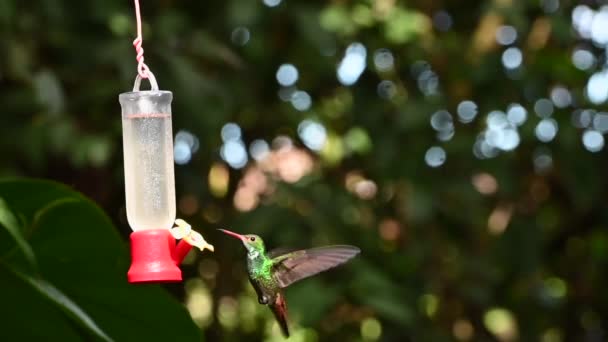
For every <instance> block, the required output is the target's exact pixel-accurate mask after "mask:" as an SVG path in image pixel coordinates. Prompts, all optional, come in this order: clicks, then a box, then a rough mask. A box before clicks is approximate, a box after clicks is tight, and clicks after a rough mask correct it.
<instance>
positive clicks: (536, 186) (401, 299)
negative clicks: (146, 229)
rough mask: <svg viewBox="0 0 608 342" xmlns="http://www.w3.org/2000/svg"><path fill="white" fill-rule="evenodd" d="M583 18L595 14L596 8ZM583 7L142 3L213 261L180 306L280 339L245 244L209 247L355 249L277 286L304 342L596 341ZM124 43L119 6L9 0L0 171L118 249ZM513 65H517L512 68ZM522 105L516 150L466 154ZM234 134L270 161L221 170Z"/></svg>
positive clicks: (181, 179)
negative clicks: (233, 234)
mask: <svg viewBox="0 0 608 342" xmlns="http://www.w3.org/2000/svg"><path fill="white" fill-rule="evenodd" d="M265 3H279V4H278V6H275V7H270V6H267V5H265ZM586 3H587V4H588V5H589V6H591V8H593V9H595V10H597V9H598V8H599V3H601V2H597V3H598V4H596V2H594V1H587V2H586ZM556 4H557V5H556ZM576 5H578V4H577V3H576V2H572V1H558V0H543V1H537V0H534V1H513V0H485V1H449V0H445V1H419V0H412V1H400V0H375V1H372V0H358V1H355V0H352V1H311V0H306V1H305V0H283V1H272V0H267V1H266V2H263V1H261V0H256V1H251V0H229V1H196V2H187V1H170V0H166V1H146V2H143V3H142V13H143V18H144V43H143V47H144V49H145V57H146V62H147V64H148V65H149V66H150V68H151V69H152V70H153V71H154V73H155V75H156V78H157V80H158V81H159V84H160V87H161V88H162V89H167V90H171V91H172V92H173V93H174V102H173V129H174V134H175V133H177V132H180V131H187V132H189V133H191V134H192V135H194V136H195V137H196V138H197V139H198V150H197V151H195V152H194V153H193V155H192V158H191V160H190V161H189V162H188V163H186V164H185V165H176V184H177V200H178V216H179V217H183V218H185V219H187V220H188V221H189V222H191V223H192V224H193V225H194V226H195V227H196V228H197V229H198V230H199V231H201V232H202V233H203V234H204V235H205V236H206V238H207V239H208V240H209V241H210V242H211V243H213V244H214V245H215V246H216V253H215V254H213V255H203V256H201V257H198V256H195V255H191V257H190V258H189V259H188V265H187V266H185V276H186V278H188V280H187V281H186V283H185V287H184V288H182V287H181V286H171V287H170V289H171V290H172V291H173V293H174V294H175V295H176V296H177V297H178V298H180V299H182V300H183V301H184V302H185V304H186V306H187V307H188V309H189V311H190V313H191V315H192V317H193V319H194V321H195V322H196V323H197V324H198V325H199V326H200V327H201V329H202V331H203V335H204V336H205V337H206V338H207V339H209V340H212V341H220V340H226V341H231V340H244V339H248V340H258V339H267V340H274V339H279V338H280V337H279V333H278V330H277V327H276V325H274V323H273V321H272V317H271V316H270V313H269V312H267V310H266V309H265V308H263V307H261V306H259V305H257V303H256V301H255V295H254V293H253V292H252V290H251V289H250V287H249V284H248V283H247V282H246V278H245V264H244V261H245V260H244V255H243V251H242V248H241V246H238V245H237V244H235V243H234V241H232V240H230V239H227V238H225V237H223V236H221V235H219V234H217V233H215V232H214V231H213V230H212V229H214V228H219V227H230V228H231V229H233V230H235V231H237V232H251V233H256V234H260V235H261V236H263V237H264V238H265V240H267V241H268V243H269V244H270V245H271V246H278V245H285V246H290V247H308V246H314V245H321V244H330V243H349V244H354V245H358V246H360V247H361V249H362V250H363V253H362V255H361V256H360V257H359V258H358V259H357V260H355V261H354V262H352V263H349V264H348V265H346V266H343V267H341V268H339V269H337V270H334V271H332V272H329V273H327V274H323V275H320V276H317V277H315V278H312V279H308V280H305V281H303V282H301V283H298V284H296V285H294V286H293V288H290V289H289V290H288V291H287V297H288V301H289V307H290V314H291V316H292V323H291V324H292V327H293V330H294V337H293V338H292V339H293V340H305V341H314V340H323V341H324V340H330V339H335V340H340V341H346V340H386V341H398V340H399V341H402V340H412V341H450V340H462V341H466V340H480V341H486V340H503V341H510V340H522V341H527V340H542V341H571V340H585V341H597V340H602V339H605V338H606V336H607V334H608V333H607V332H606V329H608V326H607V325H606V322H607V321H608V299H607V298H608V297H606V296H605V295H603V290H602V289H603V287H604V286H606V284H608V273H607V271H606V267H607V266H608V265H607V263H608V232H607V230H606V229H607V227H606V226H607V224H608V217H607V216H606V214H605V212H606V204H605V203H606V195H607V191H608V188H607V184H606V177H605V176H604V170H606V167H607V166H608V165H606V158H605V157H606V154H605V151H603V150H601V151H599V152H596V153H592V152H590V151H588V149H586V148H585V147H584V145H583V142H582V140H581V139H582V134H583V131H584V130H583V129H581V128H579V127H575V126H576V125H577V120H578V119H576V118H577V117H578V116H580V115H581V112H580V110H582V109H589V110H595V111H601V110H602V109H603V107H604V105H603V102H602V101H599V102H598V101H590V99H589V98H588V97H587V96H586V85H587V82H588V80H589V77H590V76H591V75H592V74H593V73H595V72H601V71H602V68H603V66H602V65H603V63H604V62H605V57H604V56H603V54H604V51H603V46H601V45H599V44H595V45H594V44H593V42H591V41H590V40H589V39H583V38H581V37H580V36H579V35H578V34H577V31H576V30H575V29H573V23H572V18H573V15H572V14H573V9H574V7H575V6H576ZM446 15H447V18H449V20H448V19H446ZM587 20H591V19H589V18H588V19H587ZM505 25H507V26H510V27H512V28H513V29H515V31H516V37H515V39H514V41H513V42H510V43H507V44H506V46H503V45H501V44H499V43H498V42H497V34H498V32H499V31H500V30H501V29H502V28H503V26H505ZM134 26H135V25H134V20H133V8H132V3H131V1H117V0H104V1H78V2H68V1H51V0H40V1H35V2H33V1H14V0H0V103H2V105H3V124H2V125H0V152H1V153H2V155H3V156H4V158H2V161H1V162H0V166H1V167H0V175H3V176H13V175H20V176H21V175H23V176H35V177H44V178H51V179H55V180H59V181H62V182H64V183H66V184H69V185H71V186H73V187H74V188H76V189H78V190H80V191H81V192H83V193H85V194H86V195H88V196H90V197H92V198H93V199H94V200H95V201H96V202H97V203H99V204H100V205H101V206H102V207H103V208H104V209H105V211H106V212H107V213H108V214H109V215H110V216H111V218H112V219H113V220H114V222H115V223H116V225H117V226H118V227H119V228H120V231H121V233H122V235H123V237H124V238H125V239H126V237H127V235H128V233H129V232H130V230H129V228H128V224H127V222H126V215H125V209H124V191H123V185H124V184H123V172H122V165H123V162H122V153H121V128H120V120H119V113H120V107H119V105H118V102H117V96H118V94H119V93H121V92H124V91H128V90H130V89H131V87H132V82H133V80H134V77H135V72H136V68H135V52H134V51H133V48H132V46H131V42H132V40H133V38H134ZM357 42H359V43H361V46H363V48H364V49H365V51H366V55H365V62H366V63H365V65H366V68H365V70H364V71H363V73H362V75H361V77H360V78H359V79H358V80H357V81H356V82H355V83H354V84H352V85H344V84H342V83H341V82H340V81H339V80H338V78H337V74H336V72H337V71H336V70H337V67H338V66H339V65H340V63H341V61H342V59H343V58H344V55H345V51H347V50H348V48H349V47H352V46H353V45H352V44H353V43H357ZM512 47H517V48H518V49H519V51H520V52H521V56H522V64H521V65H520V66H518V67H517V68H514V69H512V70H509V69H508V68H506V67H505V64H504V58H505V53H506V52H505V51H506V49H508V48H512ZM380 49H388V51H390V55H391V56H392V57H393V59H394V61H393V63H392V66H391V67H382V64H381V63H380V64H379V63H377V62H375V56H376V53H377V52H379V51H384V50H380ZM580 49H584V50H585V51H588V52H589V53H590V54H591V55H592V56H594V61H595V62H594V63H591V65H590V66H589V67H587V68H579V67H576V66H575V65H574V64H573V62H572V58H573V54H574V52H576V51H578V50H580ZM511 51H512V52H515V53H516V51H515V50H511ZM511 62H513V60H511ZM284 63H290V64H293V65H294V66H295V67H297V70H298V74H299V77H298V80H297V83H296V85H295V87H297V89H298V90H301V91H305V92H306V93H307V94H308V95H309V96H310V98H311V100H312V105H311V107H310V108H308V109H305V110H303V111H300V110H298V109H296V106H295V105H294V104H293V103H294V101H293V98H291V100H290V98H289V97H288V98H287V101H283V100H281V99H280V97H279V95H280V94H282V95H283V96H284V95H285V94H286V93H287V94H289V92H290V91H293V90H294V89H291V90H290V89H284V88H282V87H281V86H280V85H279V84H277V80H276V73H277V70H278V68H279V66H280V65H282V64H284ZM423 72H426V74H425V75H426V76H425V77H426V78H424V77H421V74H422V73H423ZM384 81H386V82H384ZM383 82H384V83H383ZM387 82H388V83H387ZM556 87H562V88H565V89H566V90H567V92H568V94H569V96H570V97H571V101H570V103H568V104H566V105H565V106H561V105H560V106H557V105H555V104H551V107H550V111H551V112H552V113H551V114H550V120H549V121H547V122H549V123H550V125H554V126H553V127H558V130H557V135H556V137H555V139H548V140H551V141H546V142H542V141H539V138H538V137H537V136H538V132H537V131H538V124H539V122H540V121H541V119H542V118H541V117H539V116H544V117H545V119H547V118H546V116H547V115H546V113H544V112H545V111H546V108H545V109H543V108H540V107H538V106H537V105H538V104H539V103H540V105H541V107H542V105H543V103H545V104H546V101H545V102H542V101H541V102H538V101H539V100H542V99H544V100H548V99H551V100H549V101H550V103H551V102H554V103H555V100H553V96H552V93H553V91H554V90H555V89H556ZM560 89H561V88H560ZM465 100H470V101H473V102H474V104H475V106H476V112H477V116H476V117H475V119H474V120H472V122H470V123H463V122H461V121H462V120H458V116H457V112H458V106H459V104H461V103H462V101H465ZM512 103H519V104H521V105H522V106H523V107H524V108H525V109H526V111H527V118H528V119H527V120H526V121H525V122H524V123H523V125H521V126H519V127H518V128H517V130H516V132H517V134H518V137H519V140H518V144H516V148H515V149H514V150H512V151H500V149H497V148H490V149H488V148H487V146H486V150H485V152H484V151H481V152H480V151H479V148H477V152H476V153H477V156H475V154H474V153H473V152H474V150H475V149H476V148H475V147H474V146H476V142H477V141H478V140H479V137H480V134H484V132H487V128H488V120H487V119H488V117H489V115H488V114H489V113H491V112H492V111H496V110H498V111H503V112H505V111H507V109H508V108H509V106H510V105H511V104H512ZM535 107H538V108H535ZM439 110H447V111H448V112H449V113H451V117H452V121H451V122H452V126H453V128H454V134H453V137H451V136H449V134H448V135H447V136H446V135H441V132H437V131H436V130H434V129H433V127H431V124H430V120H431V118H432V117H433V115H434V113H436V112H437V111H439ZM537 114H539V115H537ZM499 116H500V115H499ZM573 118H574V119H575V120H573ZM304 120H312V121H313V122H317V123H320V124H322V125H323V127H324V129H325V131H326V137H327V139H326V141H325V144H324V145H323V147H322V149H321V150H320V151H314V150H311V149H308V148H307V147H306V146H305V144H304V143H305V141H303V140H302V138H301V135H300V134H299V132H298V127H299V126H300V125H301V123H302V121H304ZM551 120H553V121H551ZM589 120H591V119H589ZM465 121H466V120H465ZM228 122H234V123H236V124H238V125H239V126H240V128H241V129H242V139H243V141H244V143H245V144H246V145H247V146H249V144H250V143H251V142H253V141H254V140H256V139H264V140H266V141H268V142H272V141H274V142H275V143H274V144H272V145H273V146H274V147H273V148H272V149H271V157H272V158H271V159H269V160H270V161H268V159H267V160H266V161H261V162H256V161H254V160H250V161H249V163H248V164H247V166H246V167H245V168H243V169H233V168H231V167H229V165H228V164H226V163H225V162H224V161H223V160H222V158H221V153H220V151H221V148H222V144H223V143H222V138H221V133H220V132H221V129H222V127H223V126H224V125H225V124H226V123H228ZM573 123H574V125H573ZM579 126H580V125H579ZM596 128H597V127H596ZM448 133H449V132H448ZM279 136H281V137H283V138H281V139H278V140H277V139H276V138H277V137H279ZM285 137H287V138H289V139H291V141H292V143H293V145H294V147H291V149H290V148H289V147H285V146H289V143H286V140H285ZM281 142H282V143H281ZM602 143H603V139H602ZM286 144H287V145H286ZM281 146H283V147H281ZM433 146H437V147H441V148H442V149H443V150H444V151H445V153H446V157H445V158H443V159H445V160H442V158H440V162H439V163H440V164H441V163H442V164H441V165H439V166H438V167H430V166H429V165H428V163H427V162H426V161H425V156H426V155H427V153H428V151H429V148H431V147H433ZM478 147H479V146H478ZM482 152H483V153H482ZM484 153H486V154H485V155H484ZM479 156H481V157H482V158H480V157H479ZM285 161H288V163H287V164H284V163H285ZM282 163H283V164H282ZM281 165H283V166H281ZM294 170H295V171H294ZM296 171H297V172H296ZM293 172H296V174H295V175H294V174H293ZM298 172H299V173H298ZM72 229H74V230H77V231H78V232H82V233H83V234H84V233H86V232H87V227H84V226H83V227H80V226H79V227H73V228H72ZM117 253H118V252H117ZM88 257H90V258H95V257H96V256H95V255H94V254H90V255H89V256H88ZM125 271H126V270H125Z"/></svg>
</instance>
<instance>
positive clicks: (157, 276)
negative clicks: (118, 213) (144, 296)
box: [118, 76, 191, 283]
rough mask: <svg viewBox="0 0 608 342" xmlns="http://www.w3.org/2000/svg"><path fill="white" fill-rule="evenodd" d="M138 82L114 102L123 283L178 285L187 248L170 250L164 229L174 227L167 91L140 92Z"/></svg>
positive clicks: (154, 86) (170, 241)
mask: <svg viewBox="0 0 608 342" xmlns="http://www.w3.org/2000/svg"><path fill="white" fill-rule="evenodd" d="M140 82H141V78H140V77H139V76H138V77H137V79H136V80H135V86H134V87H133V91H132V92H128V93H122V94H120V95H119V97H118V99H119V101H120V105H121V107H122V137H123V151H124V163H125V166H124V168H125V195H126V206H127V219H128V221H129V225H130V226H131V229H133V233H131V267H130V268H129V272H128V273H127V276H128V280H129V282H132V283H140V282H148V283H150V282H171V281H181V280H182V274H181V270H180V269H179V267H177V265H178V264H179V263H180V262H181V259H183V257H184V256H185V255H186V253H187V252H188V251H189V250H190V248H191V246H190V245H189V244H188V243H186V242H184V240H182V241H180V243H179V244H177V245H176V243H175V239H174V238H173V236H172V235H171V233H170V231H169V229H170V228H171V227H172V226H173V223H174V222H175V180H174V171H173V134H172V129H171V100H172V97H173V95H172V93H171V92H170V91H161V90H158V85H157V84H156V80H155V79H154V77H153V76H152V77H151V78H150V83H151V84H152V90H146V91H140V90H139V85H140Z"/></svg>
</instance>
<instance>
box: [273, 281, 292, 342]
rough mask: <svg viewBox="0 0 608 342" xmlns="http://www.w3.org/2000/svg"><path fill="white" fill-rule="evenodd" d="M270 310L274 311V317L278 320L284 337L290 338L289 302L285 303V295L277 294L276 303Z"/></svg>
mask: <svg viewBox="0 0 608 342" xmlns="http://www.w3.org/2000/svg"><path fill="white" fill-rule="evenodd" d="M270 310H272V313H273V314H274V317H275V318H276V319H277V322H278V323H279V326H280V327H281V331H282V332H283V335H285V337H289V327H288V326H287V302H285V297H284V296H283V293H281V292H279V293H277V297H276V299H275V300H274V303H273V304H270Z"/></svg>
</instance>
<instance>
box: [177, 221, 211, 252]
mask: <svg viewBox="0 0 608 342" xmlns="http://www.w3.org/2000/svg"><path fill="white" fill-rule="evenodd" d="M175 224H176V225H177V227H173V228H171V229H170V230H169V231H170V232H171V235H173V237H174V238H175V239H176V240H179V239H184V241H186V242H187V243H189V244H190V245H192V246H194V247H196V248H198V249H200V250H201V252H202V251H203V250H204V249H205V248H206V249H208V250H210V251H212V252H213V251H214V248H213V245H210V244H209V243H207V241H205V239H204V238H203V236H202V235H201V234H200V233H198V232H197V231H195V230H192V226H191V225H190V224H188V222H186V221H184V220H182V219H177V220H175Z"/></svg>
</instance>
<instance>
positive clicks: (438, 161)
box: [424, 146, 446, 167]
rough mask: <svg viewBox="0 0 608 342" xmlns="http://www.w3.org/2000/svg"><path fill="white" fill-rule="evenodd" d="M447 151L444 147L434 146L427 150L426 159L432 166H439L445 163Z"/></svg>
mask: <svg viewBox="0 0 608 342" xmlns="http://www.w3.org/2000/svg"><path fill="white" fill-rule="evenodd" d="M445 160H446V153H445V150H444V149H443V148H442V147H439V146H433V147H431V148H429V149H428V150H427V151H426V154H425V155H424V161H425V162H426V164H427V165H428V166H430V167H439V166H441V165H443V163H445Z"/></svg>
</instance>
